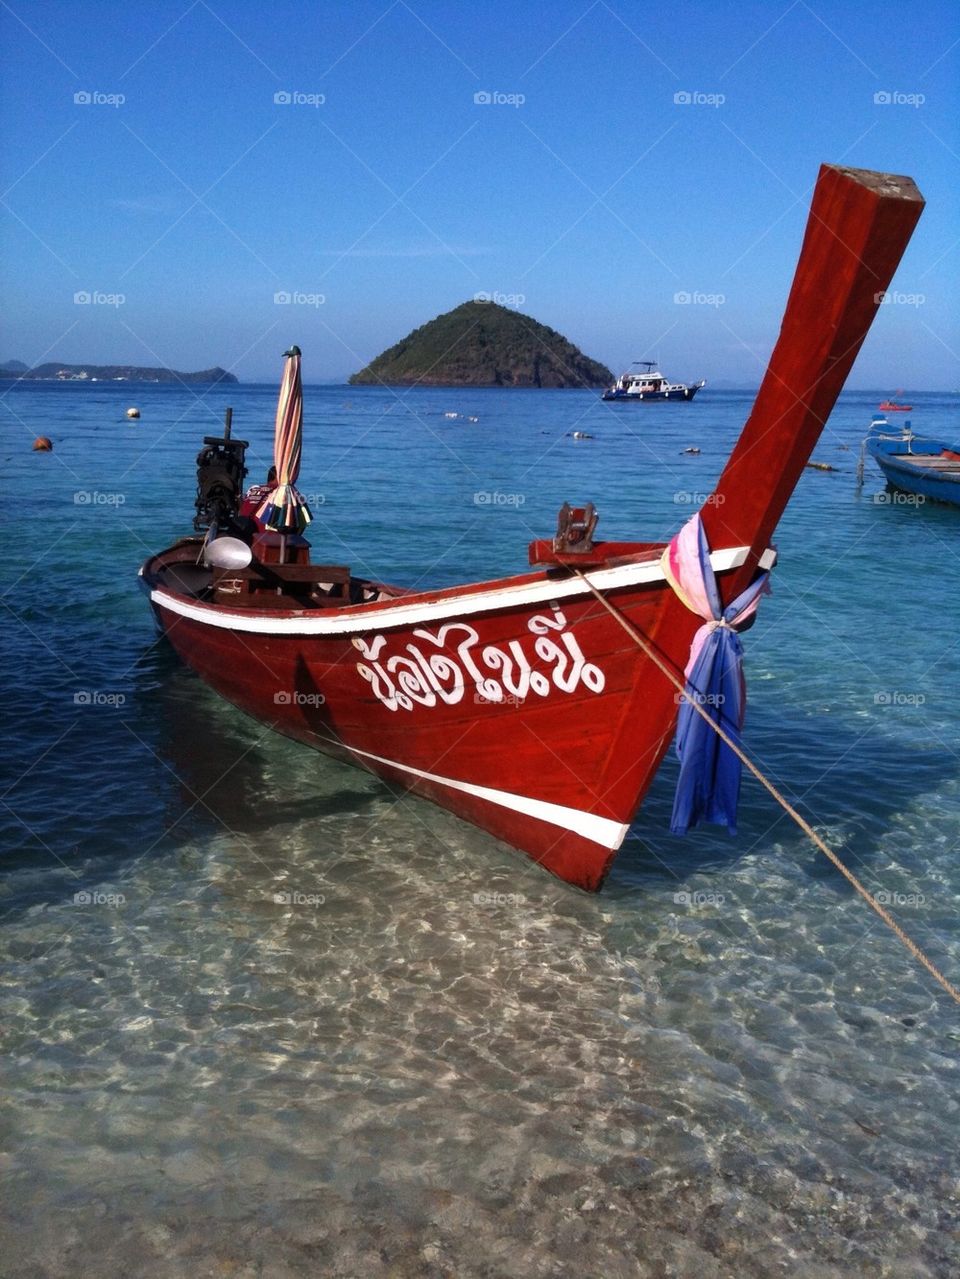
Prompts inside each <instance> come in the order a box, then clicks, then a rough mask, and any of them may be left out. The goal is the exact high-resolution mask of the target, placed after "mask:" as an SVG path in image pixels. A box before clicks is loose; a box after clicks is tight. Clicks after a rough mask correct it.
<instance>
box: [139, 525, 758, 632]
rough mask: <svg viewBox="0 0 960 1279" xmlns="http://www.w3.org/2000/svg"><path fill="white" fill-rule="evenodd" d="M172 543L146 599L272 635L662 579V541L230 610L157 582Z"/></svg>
mask: <svg viewBox="0 0 960 1279" xmlns="http://www.w3.org/2000/svg"><path fill="white" fill-rule="evenodd" d="M173 549H175V548H174V547H169V548H168V549H167V551H161V552H160V554H159V555H155V556H152V557H151V558H150V559H149V560H147V561H146V563H145V564H144V565H143V566H142V568H141V569H140V577H141V580H142V582H143V584H144V586H145V587H147V589H148V590H149V593H150V600H151V603H153V604H154V605H155V606H156V607H158V608H167V609H168V610H169V611H171V612H174V613H177V614H179V615H180V616H182V617H187V618H190V619H192V620H194V621H198V622H201V623H203V624H205V625H210V626H216V627H219V628H221V629H224V630H234V631H245V632H255V633H259V634H272V635H276V636H284V635H291V636H292V635H349V634H365V633H368V632H370V631H386V630H395V629H399V628H403V627H413V626H422V625H425V624H427V623H432V622H434V621H438V620H443V619H446V618H450V619H451V620H454V621H455V620H457V619H458V618H461V617H466V616H473V615H476V614H482V613H496V612H509V611H513V610H514V609H518V608H525V607H531V606H534V605H536V606H542V605H544V604H550V603H552V602H553V601H557V602H558V603H559V601H560V600H563V599H570V598H573V597H576V596H586V595H589V594H590V588H591V585H592V586H594V587H596V588H597V589H599V590H605V591H608V592H609V591H617V590H623V589H629V588H631V587H650V586H653V587H663V586H666V585H667V579H666V577H665V575H664V573H663V569H662V567H661V564H660V557H661V554H662V549H663V548H658V549H655V550H651V551H647V552H643V553H642V554H639V555H636V556H630V557H621V560H620V562H619V563H616V564H611V565H609V566H604V567H600V568H597V567H593V568H591V569H589V570H587V571H586V573H585V574H584V576H583V577H580V576H579V575H578V574H576V573H574V572H572V571H571V572H570V573H569V574H568V575H566V576H564V577H556V576H551V575H550V573H549V572H539V573H524V574H518V575H515V576H512V577H505V578H499V579H493V580H489V581H484V582H471V583H467V584H464V585H462V586H455V587H447V588H441V589H439V590H434V591H423V592H418V593H416V594H412V595H401V596H397V597H395V598H393V599H389V600H375V601H371V602H370V603H366V604H355V605H348V606H346V607H344V608H342V609H336V608H326V609H324V610H322V612H320V611H318V610H316V609H289V610H287V609H275V608H272V609H270V610H269V611H267V610H257V609H254V608H242V609H238V608H228V607H225V606H224V605H222V604H214V603H210V602H207V601H204V600H199V599H196V598H195V597H191V596H189V595H188V594H187V593H185V592H184V593H180V592H176V591H171V590H170V589H169V588H166V587H164V586H163V585H162V584H160V583H159V582H158V581H157V578H156V574H155V573H153V574H152V575H151V572H150V569H151V565H154V564H155V563H156V562H157V561H158V560H161V559H162V558H163V556H164V555H166V554H168V553H169V551H170V550H173ZM748 552H749V548H748V547H746V546H738V547H728V548H725V549H721V550H717V551H713V552H712V553H711V556H710V560H711V563H712V565H713V567H714V570H715V571H716V572H718V573H724V572H729V571H730V570H732V569H736V568H739V567H741V565H742V564H743V563H744V561H745V560H746V557H747V554H748ZM775 560H776V552H775V551H774V550H773V549H772V548H769V549H768V550H767V551H766V552H765V553H764V555H763V556H762V558H761V562H760V568H761V569H767V568H770V567H772V566H773V564H774V562H775Z"/></svg>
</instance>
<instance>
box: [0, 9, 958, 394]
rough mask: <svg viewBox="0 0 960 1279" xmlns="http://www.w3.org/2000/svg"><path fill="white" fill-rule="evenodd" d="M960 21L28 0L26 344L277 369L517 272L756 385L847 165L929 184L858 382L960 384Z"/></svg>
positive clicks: (613, 361)
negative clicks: (824, 206) (823, 210)
mask: <svg viewBox="0 0 960 1279" xmlns="http://www.w3.org/2000/svg"><path fill="white" fill-rule="evenodd" d="M957 15H958V10H957V6H956V5H955V4H948V3H945V2H944V3H939V2H937V0H933V2H928V0H918V2H917V3H912V4H909V5H908V4H903V3H898V4H891V3H883V0H878V2H874V3H869V4H868V3H865V2H861V0H851V2H850V3H843V4H839V3H830V4H827V3H817V4H808V3H806V2H805V0H784V3H782V4H781V3H752V4H748V3H719V2H713V0H701V2H700V3H688V2H683V0H682V2H681V3H674V4H671V5H640V4H636V3H625V2H624V0H617V3H610V4H608V3H605V2H604V0H596V2H594V0H577V2H575V3H574V2H572V0H556V2H554V3H551V4H544V3H528V2H527V0H513V2H511V3H506V2H502V0H491V2H489V3H476V4H467V3H454V2H453V0H445V2H443V0H414V2H412V3H407V2H406V0H377V2H375V3H367V0H357V2H355V3H337V4H322V3H321V4H296V5H294V4H284V3H279V4H272V5H264V4H262V3H246V2H242V3H226V2H219V3H216V4H213V3H207V2H206V0H181V2H180V3H156V4H150V5H146V4H132V5H127V6H121V5H117V4H115V3H111V4H107V3H95V2H84V0H73V2H72V3H52V2H50V3H45V2H42V0H41V2H40V3H27V2H26V0H11V2H10V4H9V5H8V4H6V3H4V4H3V5H2V7H0V34H2V47H3V50H4V52H3V55H2V59H3V67H2V69H3V77H2V81H3V84H2V90H0V93H2V99H0V100H2V112H3V132H2V136H3V148H2V187H3V189H4V191H5V194H4V197H3V202H2V204H0V228H2V241H0V244H2V253H3V288H4V294H5V297H6V299H7V305H6V307H5V308H4V317H3V329H2V333H0V359H11V358H12V359H21V360H24V361H25V362H27V363H28V364H34V363H38V362H40V361H41V360H58V361H62V362H64V363H67V362H78V361H82V360H84V361H91V362H103V363H107V362H109V363H136V364H163V365H167V366H170V367H174V368H180V369H188V370H189V369H197V368H203V367H207V366H210V365H213V364H221V365H224V366H225V367H229V368H231V369H232V370H233V371H234V372H236V373H237V375H238V376H239V377H240V378H241V379H242V380H257V379H263V378H265V379H269V380H274V379H275V378H276V377H277V376H278V369H279V358H278V357H279V355H280V352H282V351H283V350H284V349H285V348H286V347H287V346H288V345H289V344H290V343H291V342H297V343H298V344H299V345H300V346H301V347H302V348H303V351H304V376H305V378H306V379H307V380H312V381H321V380H328V379H339V378H344V377H346V376H347V375H348V374H349V373H351V372H352V371H354V370H355V369H357V368H359V367H361V366H362V365H363V364H364V363H365V362H366V361H367V360H369V359H370V358H372V357H373V356H374V355H376V354H378V353H379V351H380V350H382V349H383V348H384V347H386V346H388V345H390V344H391V343H393V342H394V341H396V340H397V339H399V338H400V337H402V336H403V335H404V334H405V333H406V332H407V331H408V330H410V329H411V328H413V327H415V326H416V325H418V324H422V323H424V322H425V321H427V320H429V319H431V318H432V317H433V316H434V315H437V314H439V313H440V312H442V311H446V310H448V309H450V308H451V307H453V306H455V305H457V304H458V303H460V302H462V301H465V300H466V299H468V298H471V297H473V296H474V295H475V294H477V293H487V294H500V295H504V296H506V297H507V298H508V299H510V301H511V303H512V304H514V305H518V306H519V307H520V309H522V310H523V311H524V312H525V313H527V314H530V315H532V316H533V317H535V318H536V319H538V320H541V321H543V322H544V323H547V324H550V325H552V326H553V327H555V328H557V329H559V330H561V331H562V332H564V333H565V334H567V336H569V337H570V338H571V339H572V340H573V341H575V342H576V343H577V344H578V345H580V346H581V347H582V348H583V350H584V351H585V352H586V353H587V354H588V355H590V356H592V357H594V358H596V359H600V360H602V361H604V362H605V363H607V364H609V365H610V366H611V367H614V368H617V369H619V368H620V367H622V366H626V365H627V364H628V363H629V362H630V361H631V360H633V359H638V358H641V357H644V356H659V357H660V359H661V361H662V363H663V365H664V369H665V371H666V372H667V373H668V374H669V375H671V376H673V377H677V378H695V377H701V376H705V377H707V378H708V380H710V381H711V382H713V383H714V384H715V383H716V382H717V381H721V380H726V381H728V382H730V383H733V384H737V385H748V384H753V383H755V382H756V381H757V379H758V377H759V374H760V372H761V371H762V367H763V362H764V360H765V357H766V356H767V354H768V353H769V350H770V347H771V345H772V342H773V340H774V339H775V336H776V332H777V329H778V326H779V321H780V315H781V310H782V306H783V302H784V299H785V296H786V290H787V287H788V285H789V281H790V278H791V275H792V271H793V268H794V265H795V262H796V256H797V252H798V248H799V243H800V237H801V234H802V231H803V226H804V222H805V219H806V211H807V206H808V201H809V192H810V188H811V186H812V183H813V181H814V178H815V176H816V172H817V167H818V165H819V163H820V162H821V161H824V160H826V161H830V162H843V163H846V164H850V165H859V166H862V167H866V168H880V169H889V170H892V171H895V172H901V173H909V174H910V175H911V176H913V177H914V178H916V180H917V182H918V184H919V185H920V188H921V190H922V191H923V193H924V195H925V196H926V198H927V201H928V207H927V210H926V212H925V214H924V217H923V219H922V220H921V223H920V227H919V228H918V232H917V234H916V236H915V238H914V241H913V243H912V245H911V247H910V248H909V250H908V252H907V255H906V257H905V259H904V261H903V264H902V266H901V268H900V271H899V272H898V275H897V277H896V280H895V282H894V286H893V288H894V292H895V298H896V300H895V301H893V302H891V303H890V304H889V305H887V306H885V307H884V308H883V309H882V311H881V313H880V316H879V317H878V320H877V323H876V325H875V328H874V332H873V333H872V334H871V336H870V338H869V339H868V343H867V346H866V347H865V349H864V351H863V353H862V354H861V357H860V360H859V362H858V364H857V366H856V368H855V370H854V374H853V376H852V378H851V383H850V384H851V386H860V387H882V388H891V389H894V388H897V387H907V388H913V389H955V388H957V387H958V386H960V369H958V367H957V363H958V355H957V353H958V351H960V334H958V324H957V307H956V280H957V274H958V257H960V218H958V195H960V180H958V179H960V138H958V129H957V121H958V120H960V110H958V107H960V103H958V97H960V94H958V82H960V74H958V67H960V44H958V43H956V42H957V40H958V36H960V24H958V17H957ZM76 94H81V95H84V94H86V95H90V96H91V97H92V98H93V100H91V101H87V102H84V101H80V102H76V101H75V100H74V99H75V95H76ZM278 94H280V95H288V96H289V97H290V98H291V100H290V101H282V100H281V101H275V97H276V95H278ZM477 94H486V95H488V96H490V97H492V98H493V99H494V100H492V101H480V102H477V101H475V95H477ZM678 95H680V100H677V98H678ZM877 95H881V100H876V99H877ZM883 95H886V98H888V99H889V100H883ZM684 97H685V98H686V99H688V100H684ZM121 98H122V99H123V100H122V101H119V99H121ZM321 98H322V101H320V99H321ZM78 293H79V294H81V295H82V294H89V295H91V297H92V298H94V299H95V300H94V301H91V302H89V303H84V302H80V303H77V302H75V301H74V296H75V294H78ZM278 294H280V295H289V296H290V297H291V299H292V300H291V301H290V302H286V303H284V302H282V301H281V302H277V301H275V297H276V295H278ZM677 294H681V295H684V294H688V295H690V296H691V298H693V299H695V300H693V301H691V302H687V303H684V302H677V301H676V300H675V297H676V295H677ZM120 299H122V301H121V300H120ZM520 299H522V301H521V300H520Z"/></svg>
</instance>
